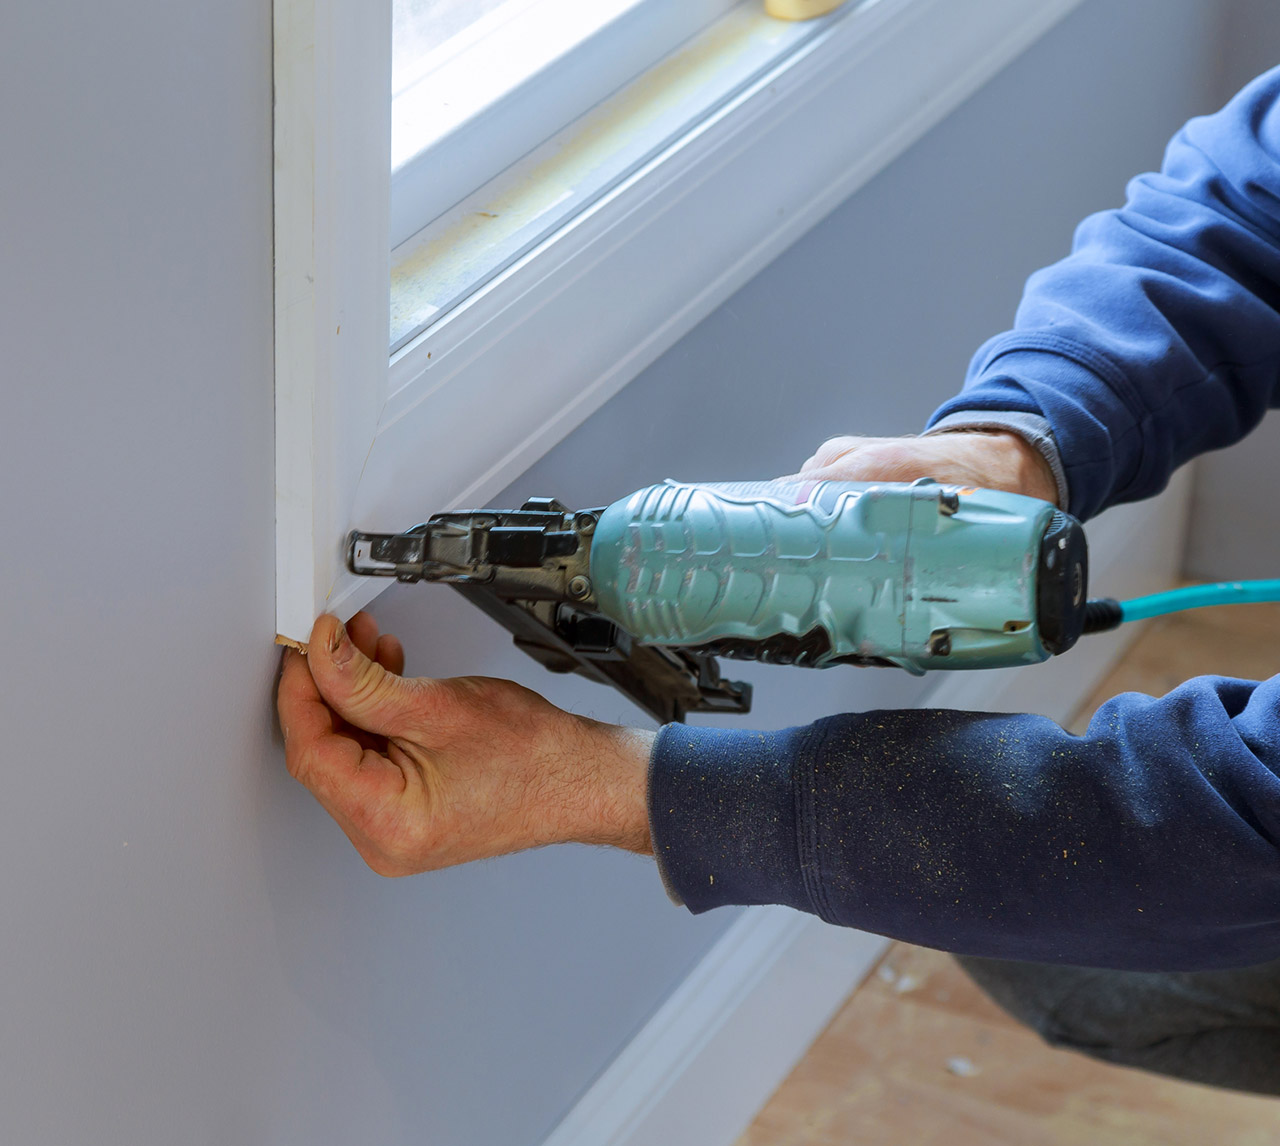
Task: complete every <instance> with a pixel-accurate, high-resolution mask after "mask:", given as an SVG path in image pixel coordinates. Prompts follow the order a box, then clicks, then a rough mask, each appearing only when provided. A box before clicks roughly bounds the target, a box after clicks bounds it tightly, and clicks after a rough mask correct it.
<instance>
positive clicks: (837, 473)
mask: <svg viewBox="0 0 1280 1146" xmlns="http://www.w3.org/2000/svg"><path fill="white" fill-rule="evenodd" d="M794 476H795V477H798V478H807V479H814V480H816V479H826V480H828V481H908V482H909V481H915V480H916V479H917V478H922V477H931V478H936V479H937V480H938V481H940V482H946V483H947V484H949V485H972V486H977V487H979V488H980V489H1002V490H1007V491H1008V492H1010V493H1022V494H1026V495H1027V496H1028V497H1038V498H1040V499H1042V500H1043V501H1047V502H1051V503H1053V504H1054V505H1056V504H1057V502H1058V486H1057V483H1056V482H1055V481H1054V480H1053V471H1052V470H1051V469H1050V468H1049V463H1048V462H1046V461H1045V460H1044V458H1043V457H1041V456H1040V454H1039V452H1038V451H1036V450H1035V449H1033V448H1032V447H1031V446H1029V445H1028V444H1027V443H1026V442H1025V441H1023V439H1022V438H1020V437H1018V435H1017V434H1011V433H1007V432H1004V431H987V430H972V431H971V430H958V431H956V432H955V433H949V434H933V435H930V436H928V437H923V438H856V437H842V438H831V439H829V440H828V441H825V442H823V443H822V445H821V446H819V447H818V449H817V452H816V453H814V455H813V456H812V457H810V458H809V459H808V461H806V462H805V463H804V465H803V466H802V467H801V469H800V472H799V473H798V474H796V475H794Z"/></svg>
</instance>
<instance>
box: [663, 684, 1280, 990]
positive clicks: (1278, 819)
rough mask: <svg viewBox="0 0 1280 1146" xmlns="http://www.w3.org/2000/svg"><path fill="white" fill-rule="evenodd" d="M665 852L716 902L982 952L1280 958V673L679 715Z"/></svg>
mask: <svg viewBox="0 0 1280 1146" xmlns="http://www.w3.org/2000/svg"><path fill="white" fill-rule="evenodd" d="M650 816H651V823H652V831H653V841H654V851H655V855H656V856H657V858H658V862H659V865H660V867H661V870H662V874H663V878H664V880H665V882H666V884H667V887H668V890H669V891H670V892H671V893H672V894H673V896H674V897H676V898H678V899H680V900H682V901H683V902H684V903H685V904H686V905H687V906H688V907H689V908H690V909H691V910H693V911H695V912H701V911H707V910H709V909H711V908H713V907H717V906H721V905H724V904H756V903H780V904H787V905H789V906H791V907H795V908H799V909H800V910H803V911H808V912H812V913H815V914H817V915H819V916H821V917H822V918H823V919H825V920H827V921H828V922H830V923H835V924H841V925H846V926H853V927H858V928H861V929H864V930H868V931H873V932H877V933H879V934H883V935H889V936H893V937H895V938H899V939H905V940H909V941H910V942H913V943H920V944H924V945H926V946H931V947H940V948H943V949H945V950H948V951H955V952H958V953H961V954H969V955H985V956H991V957H997V958H1005V959H1022V960H1033V961H1037V962H1051V963H1073V964H1080V965H1088V966H1097V967H1117V968H1128V969H1135V970H1188V969H1207V968H1214V967H1228V966H1238V965H1246V964H1251V963H1259V962H1263V961H1265V960H1269V959H1275V958H1276V957H1277V956H1280V677H1277V678H1273V679H1272V680H1270V681H1267V682H1265V683H1262V684H1256V683H1253V682H1248V681H1241V680H1231V679H1226V678H1220V677H1201V678H1198V679H1197V680H1194V681H1192V682H1190V683H1189V684H1186V685H1184V686H1182V687H1181V688H1179V689H1177V690H1176V691H1174V692H1172V693H1170V694H1169V695H1168V696H1166V697H1164V698H1163V699H1158V700H1157V699H1152V698H1150V697H1146V696H1139V695H1137V694H1126V695H1124V696H1121V697H1118V698H1117V699H1115V700H1113V701H1111V702H1110V703H1108V704H1106V705H1105V706H1103V708H1101V709H1100V710H1099V712H1098V713H1097V715H1096V716H1095V717H1094V719H1093V722H1092V723H1091V725H1090V726H1089V729H1088V731H1087V733H1086V734H1085V735H1084V736H1080V737H1077V736H1073V735H1070V734H1068V733H1067V732H1065V731H1063V730H1062V729H1061V728H1060V727H1058V726H1057V725H1055V724H1054V723H1052V722H1051V721H1049V720H1046V719H1044V718H1042V717H1036V716H1004V715H991V714H984V713H964V712H952V711H945V710H924V711H921V710H913V711H902V712H868V713H862V714H857V715H844V716H836V717H832V718H830V719H826V720H822V721H819V722H818V723H816V724H813V725H810V726H808V727H803V728H793V729H788V730H786V731H782V732H772V733H761V732H747V731H738V730H723V729H709V728H690V727H687V726H684V725H671V726H668V727H667V728H665V729H664V730H663V731H662V733H661V734H660V736H659V738H658V741H657V744H656V746H655V749H654V755H653V758H652V762H651V775H650Z"/></svg>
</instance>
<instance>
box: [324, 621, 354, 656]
mask: <svg viewBox="0 0 1280 1146" xmlns="http://www.w3.org/2000/svg"><path fill="white" fill-rule="evenodd" d="M353 652H355V645H353V644H352V643H351V638H350V637H348V636H347V627H346V625H339V626H338V627H337V628H336V629H334V630H333V636H332V637H330V638H329V659H330V660H331V661H333V663H334V664H336V665H344V664H346V663H347V661H349V660H350V659H351V654H352V653H353Z"/></svg>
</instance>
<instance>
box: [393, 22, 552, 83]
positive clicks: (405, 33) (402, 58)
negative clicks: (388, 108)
mask: <svg viewBox="0 0 1280 1146" xmlns="http://www.w3.org/2000/svg"><path fill="white" fill-rule="evenodd" d="M537 3H539V0H395V3H394V5H393V7H392V17H391V18H392V59H391V90H392V92H393V93H394V94H395V95H399V94H400V93H401V92H403V91H404V90H405V89H406V88H410V87H412V86H413V85H414V84H415V83H417V82H418V81H419V80H420V79H422V77H423V76H425V75H427V74H428V73H430V72H431V71H432V70H434V69H435V68H437V67H439V66H440V64H442V63H443V62H444V60H445V59H447V58H448V57H450V56H453V55H456V54H457V53H458V52H459V51H465V50H466V48H467V47H468V46H469V45H471V44H474V43H475V42H476V41H477V40H479V39H481V38H483V37H484V36H485V35H487V34H488V33H489V32H492V31H493V30H494V29H495V27H496V26H497V25H499V24H501V23H504V22H505V21H507V20H509V19H510V18H511V17H512V16H514V15H516V14H517V13H518V12H522V11H524V10H525V9H526V8H530V7H532V6H533V5H534V4H537Z"/></svg>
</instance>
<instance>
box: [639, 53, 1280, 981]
mask: <svg viewBox="0 0 1280 1146" xmlns="http://www.w3.org/2000/svg"><path fill="white" fill-rule="evenodd" d="M1276 405H1280V69H1277V70H1276V71H1273V72H1270V73H1268V74H1267V75H1265V76H1263V77H1261V78H1260V79H1259V80H1257V81H1255V82H1254V83H1253V84H1252V85H1250V86H1249V87H1248V88H1246V89H1245V90H1244V91H1243V92H1242V93H1241V94H1240V95H1239V96H1237V97H1236V99H1234V100H1233V101H1232V102H1231V103H1230V104H1229V105H1228V106H1227V107H1226V108H1225V109H1224V110H1223V111H1222V112H1220V113H1219V114H1217V115H1215V116H1211V117H1208V118H1204V119H1199V120H1194V121H1192V122H1191V123H1190V124H1188V125H1187V127H1186V128H1184V129H1183V131H1182V132H1181V133H1180V134H1179V135H1178V136H1177V137H1176V138H1175V139H1174V140H1173V142H1172V143H1171V144H1170V146H1169V150H1168V152H1167V155H1166V158H1165V162H1164V166H1163V169H1162V170H1161V171H1160V172H1159V173H1158V174H1152V175H1145V176H1142V177H1140V178H1138V179H1136V180H1134V182H1133V183H1132V184H1131V185H1130V187H1129V195H1128V202H1127V203H1126V205H1125V206H1124V207H1123V208H1121V209H1120V210H1116V211H1109V212H1105V213H1103V214H1100V215H1095V216H1093V217H1092V218H1090V219H1088V220H1086V221H1085V222H1084V223H1083V224H1082V225H1081V227H1080V229H1079V231H1078V233H1077V236H1076V243H1075V249H1074V252H1073V254H1072V255H1071V256H1070V257H1069V258H1067V259H1065V260H1064V261H1062V262H1061V263H1058V264H1057V265H1056V266H1053V267H1050V268H1048V269H1046V270H1044V271H1041V272H1040V273H1038V274H1037V275H1035V276H1034V277H1033V278H1032V279H1031V280H1030V281H1029V283H1028V286H1027V290H1026V294H1025V296H1024V298H1023V301H1022V304H1021V306H1020V308H1019V310H1018V315H1017V320H1016V325H1015V329H1014V330H1013V331H1011V332H1009V333H1007V334H1004V335H1001V336H1000V337H998V338H996V339H994V340H992V341H991V342H989V343H988V344H987V345H986V346H985V347H983V348H982V349H981V350H980V351H979V353H978V355H977V357H976V358H975V359H974V362H973V365H972V366H971V368H970V374H969V378H968V381H967V383H966V389H965V391H964V392H963V393H962V394H961V395H960V396H959V397H957V398H956V399H954V400H953V401H951V402H949V403H947V404H946V405H945V406H943V407H942V408H941V409H940V410H939V411H938V412H937V413H936V414H935V415H934V418H933V420H932V423H931V425H937V424H938V423H940V422H942V421H943V419H946V418H949V417H953V416H954V415H956V414H961V413H967V414H972V413H973V412H978V414H979V416H980V413H981V412H982V411H989V412H992V414H993V416H995V417H1007V415H1008V412H1010V411H1016V412H1019V413H1021V414H1023V415H1028V416H1030V417H1031V418H1032V419H1038V418H1043V419H1045V421H1046V422H1047V424H1048V428H1049V431H1050V433H1051V435H1052V439H1051V440H1052V442H1053V444H1054V445H1055V446H1056V448H1057V450H1058V451H1059V454H1060V457H1061V461H1062V469H1063V471H1064V475H1057V474H1056V475H1055V476H1058V477H1059V488H1060V489H1066V490H1068V491H1069V495H1070V505H1069V508H1070V509H1071V510H1072V512H1074V513H1075V514H1076V515H1077V516H1079V517H1082V518H1087V517H1089V516H1091V515H1093V514H1096V513H1097V512H1098V511H1100V510H1101V509H1104V508H1105V507H1107V506H1109V505H1112V504H1115V503H1117V502H1122V501H1131V500H1136V499H1138V498H1143V497H1147V496H1149V495H1151V494H1154V493H1156V492H1158V491H1159V490H1160V489H1161V488H1163V486H1164V484H1165V482H1166V481H1167V480H1168V478H1169V475H1170V474H1171V472H1172V471H1173V469H1174V468H1175V467H1177V466H1178V465H1180V464H1181V463H1182V462H1184V461H1186V460H1188V459H1189V458H1191V457H1192V456H1194V455H1195V454H1198V453H1201V452H1203V451H1205V450H1210V449H1214V448H1217V447H1221V446H1226V445H1229V444H1230V443H1232V442H1234V441H1236V440H1237V439H1239V438H1240V437H1242V436H1243V435H1244V434H1246V433H1247V432H1248V431H1249V430H1250V429H1252V428H1253V427H1254V426H1255V425H1256V424H1257V423H1258V422H1259V421H1260V420H1261V418H1262V416H1263V415H1264V413H1265V412H1266V410H1267V409H1268V407H1271V406H1276ZM965 420H966V421H969V420H970V419H969V418H966V419H965ZM948 424H954V422H953V423H948ZM1034 424H1035V425H1039V423H1038V422H1035V423H1034ZM1063 477H1065V480H1063ZM833 671H839V670H833ZM649 793H650V816H651V824H652V831H653V841H654V849H655V853H656V855H657V857H658V863H659V866H660V868H661V870H662V874H663V878H664V880H665V882H666V884H667V887H668V890H669V891H671V893H672V895H673V896H674V897H676V898H678V899H680V900H682V901H683V902H684V903H685V904H687V905H688V906H689V908H690V909H691V910H693V911H706V910H708V909H710V908H713V907H716V906H719V905H721V904H750V903H782V904H788V905H790V906H792V907H796V908H799V909H801V910H804V911H810V912H814V913H816V914H817V915H819V916H821V917H822V918H823V919H826V920H828V921H830V922H832V923H837V924H845V925H850V926H855V927H860V928H864V929H867V930H870V931H876V932H879V933H881V934H885V935H891V936H894V937H897V938H901V939H907V940H910V941H912V942H915V943H922V944H925V945H928V946H933V947H941V948H945V949H947V950H951V951H957V952H961V953H965V954H972V955H986V956H992V957H999V958H1009V959H1023V960H1036V961H1042V962H1061V963H1075V964H1083V965H1092V966H1100V967H1118V968H1130V969H1145V970H1190V969H1205V968H1213V967H1228V966H1238V965H1246V964H1250V963H1258V962H1262V961H1264V960H1269V959H1275V958H1277V957H1280V677H1277V678H1273V679H1272V680H1270V681H1267V682H1265V683H1262V684H1256V683H1252V682H1247V681H1239V680H1230V679H1224V678H1217V677H1201V678H1199V679H1196V680H1193V681H1191V682H1189V683H1188V684H1186V685H1183V686H1182V687H1181V688H1179V689H1177V690H1175V691H1174V692H1172V693H1170V694H1169V695H1168V696H1166V697H1164V698H1162V699H1158V700H1157V699H1152V698H1150V697H1145V696H1138V695H1136V694H1128V695H1125V696H1121V697H1118V698H1117V699H1115V700H1113V701H1111V702H1110V703H1108V704H1107V705H1105V706H1104V707H1103V708H1102V709H1101V710H1100V711H1099V713H1098V714H1097V716H1096V717H1095V718H1094V720H1093V722H1092V724H1091V725H1090V727H1089V730H1088V733H1087V734H1086V735H1085V736H1083V737H1076V736H1072V735H1070V734H1068V733H1067V732H1065V731H1063V730H1062V729H1061V728H1059V727H1058V726H1057V725H1055V724H1054V723H1052V722H1051V721H1048V720H1045V719H1043V718H1041V717H1036V716H1003V715H990V714H982V713H963V712H948V711H904V712H870V713H862V714H852V715H845V716H837V717H832V718H830V719H827V720H823V721H819V722H818V723H816V724H813V725H810V726H808V727H805V728H793V729H789V730H786V731H783V732H770V733H761V732H746V731H726V730H719V729H704V728H688V727H685V726H681V725H676V726H671V727H668V728H666V729H664V730H663V731H662V733H661V735H660V736H659V738H658V741H657V743H656V745H655V749H654V754H653V758H652V762H651V772H650V787H649Z"/></svg>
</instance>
